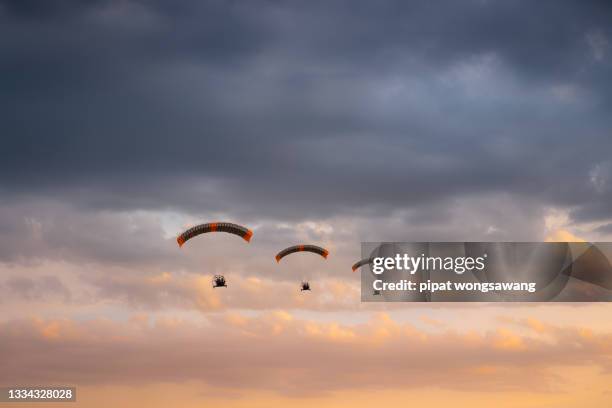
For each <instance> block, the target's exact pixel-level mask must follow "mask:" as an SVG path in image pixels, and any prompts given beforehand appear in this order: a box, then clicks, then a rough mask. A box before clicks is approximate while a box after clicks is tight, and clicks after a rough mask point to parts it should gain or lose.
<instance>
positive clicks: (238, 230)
mask: <svg viewBox="0 0 612 408" xmlns="http://www.w3.org/2000/svg"><path fill="white" fill-rule="evenodd" d="M207 232H227V233H229V234H234V235H238V236H239V237H242V239H244V240H245V241H246V242H249V241H250V240H251V237H252V236H253V231H251V230H250V229H248V228H246V227H243V226H242V225H238V224H232V223H231V222H209V223H206V224H200V225H196V226H195V227H192V228H189V229H188V230H187V231H185V232H183V233H182V234H181V235H179V236H178V237H177V238H176V242H178V244H179V246H180V247H182V246H183V245H184V244H185V242H187V241H189V240H190V239H191V238H193V237H196V236H198V235H200V234H205V233H207Z"/></svg>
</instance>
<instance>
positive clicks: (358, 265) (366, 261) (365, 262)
mask: <svg viewBox="0 0 612 408" xmlns="http://www.w3.org/2000/svg"><path fill="white" fill-rule="evenodd" d="M372 262H374V258H365V259H362V260H361V261H358V262H356V263H355V264H354V265H353V272H355V271H356V270H357V269H359V268H361V267H362V266H363V265H369V264H371V263H372Z"/></svg>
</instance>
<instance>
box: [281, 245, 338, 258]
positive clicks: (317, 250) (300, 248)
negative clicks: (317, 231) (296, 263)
mask: <svg viewBox="0 0 612 408" xmlns="http://www.w3.org/2000/svg"><path fill="white" fill-rule="evenodd" d="M295 252H312V253H314V254H318V255H321V256H322V257H323V258H325V259H327V255H329V251H328V250H327V249H325V248H321V247H320V246H316V245H303V244H302V245H294V246H290V247H289V248H285V249H283V250H282V251H280V252H279V253H278V254H276V262H280V260H281V259H283V258H284V257H286V256H287V255H289V254H293V253H295Z"/></svg>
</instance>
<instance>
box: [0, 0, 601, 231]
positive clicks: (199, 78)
mask: <svg viewBox="0 0 612 408" xmlns="http://www.w3.org/2000/svg"><path fill="white" fill-rule="evenodd" d="M0 21H1V27H2V28H1V29H0V30H1V31H2V40H0V50H1V52H2V57H1V60H0V73H1V76H0V86H1V88H2V89H3V92H2V93H1V95H0V101H1V103H2V105H3V106H4V109H3V113H2V115H3V120H2V122H3V131H2V134H3V136H2V140H3V146H2V153H1V159H2V160H0V186H1V192H2V199H3V200H11V199H16V200H23V199H24V197H30V198H32V197H34V198H37V197H53V198H56V199H57V198H59V199H61V200H65V201H68V202H70V203H72V204H75V205H77V206H83V207H84V208H86V209H96V210H99V209H110V210H134V209H175V210H178V211H184V212H191V213H197V212H201V211H202V209H206V210H207V211H221V210H223V211H226V212H228V213H231V214H236V215H240V216H242V217H247V218H249V219H258V218H260V219H269V218H274V219H287V220H296V219H298V220H299V219H305V218H309V217H311V218H321V217H326V216H330V215H338V214H347V213H352V212H354V211H358V210H363V208H371V209H374V210H376V211H381V210H382V211H387V212H388V213H392V212H393V211H396V210H401V209H406V208H419V207H422V208H425V209H426V208H427V207H429V206H430V205H432V204H433V203H439V202H446V201H448V200H452V199H455V198H462V197H466V196H468V197H469V196H481V195H482V196H487V195H491V194H500V193H507V194H509V196H510V199H511V200H514V201H523V200H530V201H534V202H535V203H536V207H537V206H550V205H555V206H559V207H564V208H569V209H570V210H571V211H572V214H575V215H574V216H575V217H576V219H579V220H581V221H593V220H603V219H607V218H609V217H610V216H611V215H612V214H611V213H610V207H609V206H607V205H606V203H608V202H609V201H610V198H611V197H612V196H611V195H612V193H611V191H612V190H611V189H610V188H609V184H610V181H609V180H608V179H606V178H602V177H603V176H602V177H600V178H597V174H598V173H597V172H598V171H599V172H602V171H604V170H605V169H609V162H608V160H609V159H608V155H609V153H608V152H609V151H612V139H611V138H610V131H611V129H612V126H611V125H612V124H611V122H610V115H609V112H610V108H611V106H612V105H611V103H610V102H611V96H612V88H611V86H610V81H609V73H610V68H611V57H610V40H609V39H610V27H611V25H610V22H611V21H612V8H611V7H610V6H609V5H608V4H606V3H605V2H580V3H570V2H553V1H543V2H537V3H533V2H518V1H512V2H496V1H467V2H461V3H459V2H450V1H449V2H446V3H438V4H435V5H434V4H431V2H418V1H417V2H409V3H408V2H392V1H388V2H377V3H375V4H374V3H371V2H344V1H335V2H327V1H326V2H308V3H307V4H305V3H299V2H287V3H277V2H268V1H262V2H247V3H241V2H221V1H218V2H217V1H207V2H197V1H178V2H171V3H167V2H161V1H160V2H155V1H153V2H144V1H102V0H100V1H90V2H73V1H61V2H53V4H47V3H45V4H44V5H41V4H40V2H36V1H25V2H23V1H2V2H0ZM606 163H608V164H606ZM598 169H599V170H598ZM601 169H603V170H601ZM594 175H595V176H594ZM594 177H595V178H594Z"/></svg>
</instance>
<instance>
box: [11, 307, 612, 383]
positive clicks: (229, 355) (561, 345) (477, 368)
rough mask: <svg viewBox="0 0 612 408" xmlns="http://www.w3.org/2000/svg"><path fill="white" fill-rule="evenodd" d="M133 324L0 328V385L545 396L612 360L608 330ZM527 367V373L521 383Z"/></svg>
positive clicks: (381, 319)
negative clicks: (570, 373) (185, 385)
mask: <svg viewBox="0 0 612 408" xmlns="http://www.w3.org/2000/svg"><path fill="white" fill-rule="evenodd" d="M138 321H140V322H142V323H140V324H134V323H129V322H126V323H120V322H112V321H107V320H93V321H82V322H75V321H70V320H41V319H34V320H26V321H12V322H4V323H2V330H0V333H2V334H1V337H2V338H1V340H2V344H3V345H4V347H3V353H2V354H3V355H2V358H3V361H5V367H7V370H3V371H2V374H0V377H2V376H4V377H6V378H1V379H2V381H4V382H7V381H19V382H20V383H22V382H23V383H31V382H37V381H38V382H44V383H49V381H51V382H70V383H75V384H79V385H83V386H85V385H95V384H98V385H99V384H108V385H112V384H135V385H136V384H141V385H144V384H149V383H155V382H179V383H180V382H186V381H200V382H202V383H205V384H208V385H210V386H214V387H219V388H220V389H229V390H232V389H233V390H234V391H240V390H241V389H242V390H246V389H250V388H257V389H259V390H269V391H273V392H277V393H281V394H295V395H303V394H321V393H328V392H335V391H340V390H347V389H357V388H368V389H395V388H406V387H408V388H418V387H428V386H433V385H435V386H436V387H439V388H442V389H450V390H465V391H467V390H477V389H480V390H481V389H487V390H488V391H489V392H493V391H502V390H512V389H521V390H526V389H530V390H532V391H533V392H548V391H550V390H556V391H562V390H563V389H566V387H568V386H570V387H571V385H570V384H571V382H572V381H571V380H570V379H568V378H565V377H563V376H559V375H558V374H557V373H558V372H559V371H558V367H566V368H567V369H572V368H575V367H598V368H600V369H602V370H605V371H609V370H610V367H611V363H612V354H611V353H612V349H610V347H609V343H610V333H607V332H595V331H586V330H583V329H580V328H560V327H554V326H551V327H548V329H547V330H546V332H545V334H546V337H543V336H542V332H541V331H540V330H535V329H534V330H530V331H528V332H527V333H521V332H520V331H513V330H512V329H510V328H508V327H503V326H500V327H499V328H497V329H495V330H491V331H489V330H485V331H483V332H455V331H452V330H444V331H442V332H428V331H420V330H418V329H416V328H415V327H414V326H412V325H410V324H408V323H401V322H397V321H395V320H394V319H392V318H391V317H390V316H388V315H385V314H378V315H376V314H375V315H372V316H371V320H370V321H368V322H366V323H361V324H353V325H349V324H342V323H338V322H329V323H325V322H317V321H311V320H303V319H298V318H295V317H294V316H292V315H291V314H289V313H287V312H284V311H276V312H269V313H264V314H260V315H257V316H248V315H239V314H235V313H233V314H228V315H218V316H216V317H210V318H209V323H208V324H205V325H201V324H195V323H190V322H188V321H182V320H177V319H161V318H160V319H157V320H154V321H152V322H150V323H148V324H147V319H145V320H143V319H142V318H138ZM525 327H527V326H525ZM117 356H121V358H117ZM451 362H452V363H451ZM525 369H528V370H530V372H532V373H537V375H534V376H530V377H529V378H530V379H529V380H526V378H525V376H524V375H523V374H522V373H524V370H525ZM468 373H469V374H470V375H469V376H467V374H468ZM474 373H482V374H483V375H476V374H474ZM472 374H474V375H472ZM7 376H9V377H10V378H9V377H7Z"/></svg>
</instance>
